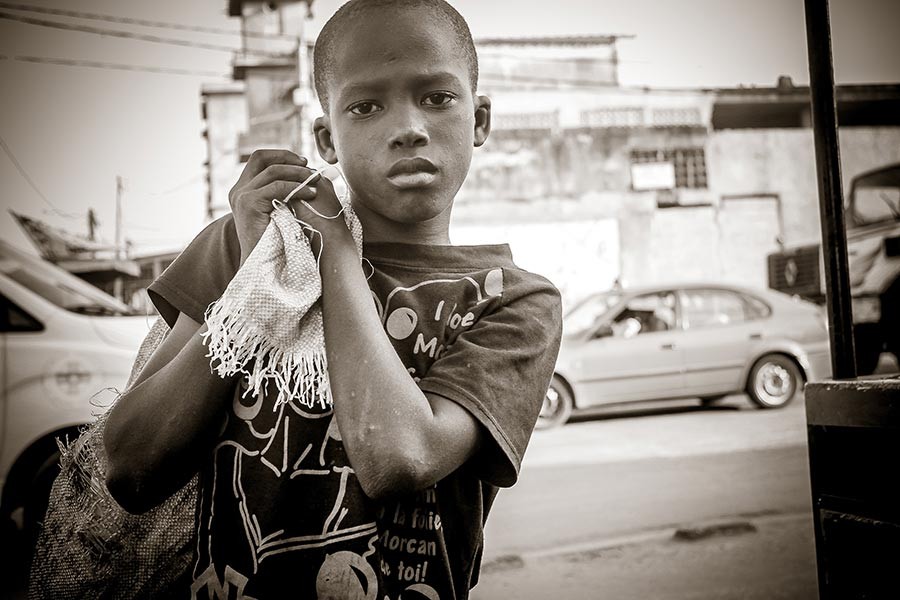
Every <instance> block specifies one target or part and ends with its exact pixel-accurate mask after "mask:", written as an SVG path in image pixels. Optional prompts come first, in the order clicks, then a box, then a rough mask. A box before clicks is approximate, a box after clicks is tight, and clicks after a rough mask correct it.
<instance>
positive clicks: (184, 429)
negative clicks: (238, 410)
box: [103, 313, 234, 512]
mask: <svg viewBox="0 0 900 600" xmlns="http://www.w3.org/2000/svg"><path fill="white" fill-rule="evenodd" d="M203 330H205V326H203V327H201V326H200V324H199V323H197V322H196V321H194V320H193V319H191V318H190V317H188V316H187V315H185V314H183V313H182V314H180V315H179V316H178V320H177V322H176V323H175V327H173V328H172V331H171V332H170V333H169V335H168V336H167V337H166V339H165V340H163V342H162V343H161V344H160V345H159V347H158V348H157V349H156V351H155V352H154V353H153V356H152V357H151V358H150V360H149V361H148V362H147V365H146V367H145V368H144V370H143V372H142V373H141V376H140V377H139V378H138V380H137V381H136V383H135V385H134V386H132V388H131V389H130V390H128V392H126V393H125V394H124V395H123V396H122V397H121V398H120V399H119V401H118V402H117V403H116V405H115V406H114V407H113V408H112V409H111V411H110V413H109V417H108V419H107V422H106V426H105V428H104V432H103V443H104V447H105V449H106V453H107V458H108V468H107V476H106V484H107V488H108V489H109V491H110V493H111V494H112V496H113V498H115V499H116V501H117V502H118V503H119V504H120V505H121V506H122V507H123V508H124V509H125V510H127V511H129V512H143V511H146V510H149V509H150V508H153V507H154V506H156V505H158V504H159V503H161V502H162V501H163V500H165V499H166V498H167V497H169V496H170V495H171V494H172V493H174V492H175V491H177V490H178V489H180V488H181V486H183V485H184V484H185V483H186V482H187V481H188V480H189V479H190V478H191V476H192V475H193V474H194V473H196V472H197V470H198V469H199V468H200V466H201V464H202V460H203V459H204V457H206V456H208V452H209V451H210V450H211V448H212V446H213V444H214V443H215V440H216V438H217V436H218V434H219V431H220V430H221V426H222V423H223V419H224V417H225V409H226V407H227V402H228V401H229V400H230V399H231V395H232V391H233V386H234V379H233V378H231V379H222V378H220V377H219V376H218V375H217V374H215V373H213V372H211V370H210V368H209V358H207V356H206V347H205V346H204V344H203V339H202V337H201V333H202V332H203Z"/></svg>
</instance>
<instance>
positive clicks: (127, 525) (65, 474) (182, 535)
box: [28, 318, 197, 600]
mask: <svg viewBox="0 0 900 600" xmlns="http://www.w3.org/2000/svg"><path fill="white" fill-rule="evenodd" d="M167 333H168V327H167V326H166V323H165V321H164V320H163V319H162V318H158V319H157V321H156V322H155V323H154V325H153V327H151V329H150V331H149V333H148V334H147V336H146V337H145V338H144V341H143V343H142V344H141V347H140V349H139V351H138V355H137V358H136V359H135V362H134V366H133V368H132V371H131V376H130V377H129V381H128V385H127V386H126V389H128V388H129V387H130V386H131V385H132V384H133V383H134V381H135V380H136V379H137V377H138V375H140V372H141V370H142V369H143V368H144V365H145V364H146V363H147V360H148V359H149V358H150V355H151V354H153V351H154V350H155V349H156V347H157V346H158V345H159V344H160V342H162V340H163V339H164V338H165V336H166V334H167ZM105 424H106V413H104V414H102V415H101V416H100V417H99V418H98V419H97V420H96V421H95V422H94V423H92V424H90V425H88V426H87V427H86V428H85V429H84V430H83V431H82V433H81V435H80V436H79V437H78V438H77V439H76V440H75V441H73V442H71V443H70V442H68V440H67V441H66V443H65V444H63V443H60V453H61V458H60V466H61V469H62V470H61V472H60V474H59V476H58V477H57V478H56V480H55V481H54V482H53V487H52V489H51V492H50V501H49V506H48V508H47V514H46V516H45V519H44V525H43V528H42V530H41V532H40V535H39V536H38V540H37V545H36V547H35V554H34V558H33V561H32V567H31V575H30V579H29V585H28V597H29V598H31V599H35V600H36V599H41V600H43V599H46V600H51V599H52V600H69V599H71V600H75V599H84V598H116V599H119V598H122V599H136V598H169V597H173V594H174V593H175V592H174V590H178V589H181V590H183V589H185V588H186V586H187V585H188V584H187V583H186V582H185V581H186V580H185V578H186V577H189V575H190V568H191V565H192V561H193V550H194V548H193V546H194V540H195V539H196V538H195V529H194V512H195V508H196V504H197V477H196V476H195V477H194V478H193V479H191V481H190V482H188V483H187V484H186V485H185V486H184V487H183V488H182V489H181V490H179V491H178V492H176V493H175V494H174V495H172V496H171V497H170V498H169V499H168V500H166V501H165V502H163V503H162V504H161V505H160V506H158V507H156V508H154V509H153V510H151V511H149V512H147V513H145V514H141V515H131V514H128V513H127V512H125V511H124V510H122V509H121V508H120V507H119V505H118V504H117V503H116V501H115V500H113V498H112V497H111V496H110V495H109V492H107V490H106V484H105V477H106V454H105V452H104V449H103V427H104V425H105ZM188 581H189V580H188Z"/></svg>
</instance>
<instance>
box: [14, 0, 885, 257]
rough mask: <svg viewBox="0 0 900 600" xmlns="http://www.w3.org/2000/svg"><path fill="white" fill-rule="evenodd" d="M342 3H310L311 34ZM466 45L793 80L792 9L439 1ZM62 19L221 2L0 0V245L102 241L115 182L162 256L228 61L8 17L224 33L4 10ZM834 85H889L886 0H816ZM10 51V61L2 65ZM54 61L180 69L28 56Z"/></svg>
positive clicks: (676, 73)
mask: <svg viewBox="0 0 900 600" xmlns="http://www.w3.org/2000/svg"><path fill="white" fill-rule="evenodd" d="M342 2H343V0H315V2H314V4H313V13H314V16H313V18H312V20H311V22H310V24H309V33H310V34H311V35H315V33H317V32H318V30H319V29H320V28H321V26H322V24H324V22H325V21H326V20H327V19H328V17H330V16H331V14H332V13H333V12H334V11H335V10H336V9H337V7H338V6H339V5H340V4H342ZM450 3H451V4H453V5H454V6H455V7H456V8H457V9H458V10H459V11H460V13H461V14H462V15H463V16H464V17H465V18H466V19H467V21H468V22H469V25H470V28H471V29H472V33H473V35H474V36H475V38H476V39H477V38H479V37H529V36H552V35H591V34H601V35H603V34H620V35H629V36H634V37H630V38H628V39H623V40H620V41H619V55H620V60H621V64H620V71H619V74H620V81H621V83H622V84H623V85H628V86H650V87H679V88H681V87H688V88H690V87H720V86H722V87H727V86H738V85H761V86H772V85H774V84H775V82H776V80H777V78H778V76H779V75H788V76H790V77H792V78H793V80H794V82H795V83H797V84H805V83H807V82H808V80H809V77H808V71H807V66H806V39H805V29H804V21H803V1H802V0H755V1H754V2H747V1H746V0H677V1H676V0H631V1H629V2H623V1H621V0H615V1H613V0H555V1H554V2H533V1H525V0H450ZM21 5H27V6H30V7H39V8H51V9H64V10H70V11H71V10H76V11H81V12H85V13H100V14H105V15H114V16H117V17H127V18H131V19H147V20H155V21H165V22H170V23H179V24H182V25H197V26H203V27H216V28H222V29H229V30H232V31H236V30H237V29H238V28H239V26H240V24H239V21H238V19H235V18H229V17H228V16H227V0H194V1H192V2H184V1H183V0H154V1H153V2H148V1H146V0H145V1H142V2H138V1H136V0H77V1H73V0H68V1H67V0H41V1H39V2H36V1H33V0H30V1H29V0H20V2H19V3H17V4H13V3H7V2H0V139H2V141H3V144H2V145H3V146H5V147H4V148H2V149H0V198H2V200H0V208H2V210H0V237H2V239H4V240H7V241H9V242H11V243H13V244H16V245H17V246H20V247H23V248H26V249H32V247H31V244H30V242H29V241H28V239H27V238H26V237H25V236H24V234H23V233H22V232H21V230H20V229H19V227H18V226H17V225H16V224H15V221H14V220H13V219H12V218H11V217H10V216H9V214H8V210H7V209H12V210H15V211H17V212H20V213H24V214H26V215H28V216H32V217H35V218H39V219H42V220H44V221H45V222H48V223H50V224H52V225H55V226H58V227H62V228H65V229H68V230H70V231H72V232H76V233H86V231H87V216H86V215H87V211H88V209H89V208H93V209H94V210H95V211H96V214H97V217H98V220H99V222H100V226H99V229H98V233H99V235H100V237H101V238H103V239H105V240H107V241H112V240H113V239H114V236H115V203H116V202H115V198H116V177H117V176H120V177H122V178H123V180H124V183H125V188H124V194H123V197H122V209H123V222H124V230H125V237H127V238H128V239H130V240H132V241H133V243H134V248H135V250H136V251H137V252H138V253H142V252H143V253H146V252H150V251H158V250H163V249H166V250H168V249H178V248H180V247H182V246H183V245H184V244H185V243H186V242H187V241H189V240H190V239H191V238H192V237H193V236H194V235H195V234H196V233H197V232H198V231H199V230H200V229H201V228H202V226H203V225H204V202H205V197H206V191H205V185H204V183H203V162H204V161H205V160H206V149H205V144H204V141H203V138H202V137H201V133H202V122H201V115H200V86H201V85H202V84H203V83H204V82H216V81H223V80H227V79H228V78H229V77H230V75H229V73H230V65H231V59H232V56H231V53H230V52H228V51H225V50H210V49H202V48H191V47H184V46H177V45H166V44H158V43H151V42H147V41H141V40H136V39H121V38H117V37H111V36H105V35H97V34H92V33H83V32H77V31H66V30H61V29H52V28H46V27H40V26H35V25H32V24H26V23H22V22H19V21H15V20H11V19H9V18H5V17H7V16H9V15H16V16H27V17H29V18H33V19H41V20H50V21H57V22H62V23H73V24H78V25H82V26H90V27H95V28H106V29H115V30H119V31H128V32H132V33H135V34H141V35H154V36H159V37H166V38H178V39H182V40H189V41H192V42H194V43H202V44H212V45H218V46H229V47H235V48H236V47H237V46H238V45H239V38H238V36H237V35H220V34H210V33H199V32H192V31H179V30H171V29H161V28H155V27H145V26H137V25H130V24H124V23H119V22H104V21H96V20H88V19H74V18H68V17H62V16H54V15H47V14H38V13H33V12H27V11H22V10H14V9H13V8H12V7H13V6H21ZM831 20H832V32H833V46H834V62H835V79H836V81H837V82H838V83H900V60H898V58H897V57H900V36H898V35H897V33H896V32H897V30H898V26H900V1H898V0H831ZM17 57H18V58H17ZM22 57H41V58H45V59H46V58H53V59H59V58H65V59H74V60H78V61H96V62H103V63H116V64H126V65H141V66H146V67H156V68H163V69H167V70H172V69H181V70H184V71H188V72H189V73H187V74H175V73H172V72H167V73H150V72H135V71H124V70H116V69H101V68H94V67H85V66H71V65H56V64H46V63H35V62H29V61H26V60H22Z"/></svg>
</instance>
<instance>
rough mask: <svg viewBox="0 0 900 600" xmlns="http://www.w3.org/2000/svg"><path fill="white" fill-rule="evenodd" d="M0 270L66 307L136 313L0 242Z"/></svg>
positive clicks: (79, 310) (103, 312)
mask: <svg viewBox="0 0 900 600" xmlns="http://www.w3.org/2000/svg"><path fill="white" fill-rule="evenodd" d="M0 273H2V274H3V275H5V276H6V277H9V278H10V279H12V280H13V281H15V282H16V283H18V284H19V285H21V286H23V287H26V288H28V289H29V290H31V291H32V292H34V293H35V294H38V295H39V296H41V297H43V298H44V299H46V300H47V301H48V302H51V303H53V304H55V305H56V306H59V307H61V308H64V309H66V310H69V311H72V312H76V313H81V314H87V315H101V316H118V315H133V314H137V312H136V311H135V310H134V309H132V308H131V307H129V306H128V305H127V304H124V303H122V302H119V301H118V300H116V299H115V298H113V297H112V296H110V295H109V294H107V293H105V292H104V291H102V290H100V289H98V288H96V287H94V286H92V285H91V284H89V283H87V282H86V281H84V280H82V279H79V278H78V277H76V276H74V275H72V274H71V273H69V272H68V271H66V270H64V269H61V268H60V267H57V266H56V265H53V264H51V263H49V262H47V261H45V260H43V259H42V258H40V257H37V256H32V255H29V254H27V253H25V252H22V251H20V250H17V249H15V248H13V247H12V246H9V245H8V244H0Z"/></svg>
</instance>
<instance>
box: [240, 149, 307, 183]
mask: <svg viewBox="0 0 900 600" xmlns="http://www.w3.org/2000/svg"><path fill="white" fill-rule="evenodd" d="M306 162H307V161H306V158H304V157H302V156H299V155H297V154H295V153H293V152H291V151H290V150H254V152H253V154H251V155H250V158H248V159H247V164H246V165H245V166H244V170H243V171H241V176H240V177H239V178H238V181H237V183H236V184H235V187H242V186H243V185H244V184H246V183H247V182H249V181H251V180H252V179H253V178H254V177H256V176H257V175H258V174H259V173H261V172H262V171H263V170H264V169H265V168H266V167H268V166H269V165H272V164H283V165H294V166H298V167H305V166H306Z"/></svg>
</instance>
